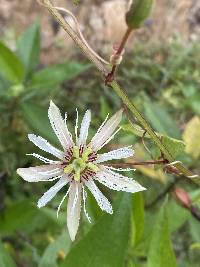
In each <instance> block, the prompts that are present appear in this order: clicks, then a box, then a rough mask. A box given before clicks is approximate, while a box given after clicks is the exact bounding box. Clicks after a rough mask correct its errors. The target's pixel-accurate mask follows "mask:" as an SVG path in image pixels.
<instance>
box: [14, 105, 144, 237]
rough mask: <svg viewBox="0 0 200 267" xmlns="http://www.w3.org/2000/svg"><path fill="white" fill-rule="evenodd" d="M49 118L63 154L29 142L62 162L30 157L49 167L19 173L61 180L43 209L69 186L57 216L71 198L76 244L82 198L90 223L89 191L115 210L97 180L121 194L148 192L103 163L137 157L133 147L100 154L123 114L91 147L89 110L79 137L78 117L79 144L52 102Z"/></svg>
mask: <svg viewBox="0 0 200 267" xmlns="http://www.w3.org/2000/svg"><path fill="white" fill-rule="evenodd" d="M48 116H49V120H50V123H51V126H52V128H53V130H54V132H55V134H56V135H57V137H58V139H59V141H60V143H61V145H62V147H63V151H61V150H59V149H57V148H55V147H54V146H52V145H51V144H50V143H49V142H48V141H46V140H45V139H44V138H42V137H40V136H36V135H34V134H29V135H28V138H29V140H30V141H32V142H33V143H34V144H35V145H36V146H37V147H39V148H40V149H42V150H43V151H45V152H47V153H50V154H52V155H53V156H55V157H56V158H58V159H59V160H58V161H53V160H50V159H47V158H44V157H42V156H40V155H38V154H35V153H33V154H29V155H32V156H34V157H36V158H38V159H40V160H41V161H43V162H44V163H46V165H41V166H37V167H30V168H19V169H18V170H17V173H18V174H19V175H20V176H21V177H22V178H23V179H24V180H26V181H28V182H39V181H53V180H58V181H57V183H56V184H55V185H54V186H52V187H51V188H50V189H49V190H48V191H47V192H46V193H44V195H43V196H42V197H41V198H40V199H39V201H38V207H39V208H41V207H43V206H45V205H46V204H47V203H48V202H49V201H50V200H51V199H52V198H53V197H54V196H55V195H56V194H57V192H58V191H59V190H61V188H63V187H64V186H66V185H67V184H68V185H69V187H68V190H66V191H67V192H66V194H65V196H64V197H63V199H62V201H61V203H60V205H59V207H58V211H57V214H58V212H59V210H60V207H61V205H62V203H63V201H64V200H65V198H66V197H67V195H69V199H68V205H67V226H68V230H69V234H70V237H71V239H72V240H74V239H75V236H76V233H77V230H78V226H79V220H80V212H81V202H82V198H83V207H84V212H85V215H86V216H87V218H88V220H89V221H90V217H89V216H88V214H87V212H86V207H85V206H86V205H85V201H86V197H87V194H86V190H85V187H86V188H87V189H88V190H89V191H90V192H91V193H92V194H93V196H94V197H95V199H96V201H97V203H98V204H99V206H100V208H101V209H102V210H104V211H106V212H108V213H110V214H112V213H113V210H112V206H111V204H110V202H109V201H108V199H107V198H106V197H105V196H104V195H103V194H102V193H101V191H100V190H99V189H98V187H97V186H96V184H95V182H94V181H95V180H97V181H99V182H100V183H102V184H103V185H105V186H107V187H108V188H110V189H114V190H117V191H120V190H122V191H126V192H131V193H135V192H138V191H142V190H145V188H144V187H142V186H141V185H140V184H138V183H137V182H136V181H134V180H132V179H129V178H128V177H125V176H123V175H120V174H118V173H116V172H114V171H113V169H114V168H111V167H107V166H104V165H103V162H105V161H108V160H113V159H122V158H128V157H131V156H133V150H132V149H131V148H130V147H123V148H120V149H116V150H113V151H110V152H108V153H104V154H98V153H97V152H98V151H99V150H100V149H101V148H102V147H103V146H104V145H106V144H107V143H108V142H109V141H110V140H111V139H112V138H113V137H114V135H115V134H116V132H117V131H118V130H117V131H116V132H115V133H114V131H115V130H116V128H117V127H118V125H119V123H120V121H121V118H122V110H120V111H118V112H117V113H116V114H115V115H114V116H112V117H111V118H110V119H109V120H107V119H108V118H106V120H105V121H104V122H103V124H102V125H101V126H100V128H99V129H98V131H97V133H96V134H95V135H94V137H93V138H92V140H91V142H90V143H89V144H87V143H86V141H87V136H88V129H89V126H90V121H91V112H90V110H87V111H86V113H85V115H84V117H83V120H82V123H81V127H80V133H79V136H78V134H77V132H78V113H77V119H76V127H75V134H76V142H74V141H73V140H72V136H71V134H70V132H69V130H68V128H67V125H66V117H65V120H63V118H62V116H61V113H60V110H59V109H58V107H57V106H56V105H55V104H54V103H53V102H52V101H51V103H50V107H49V110H48ZM114 170H115V169H114Z"/></svg>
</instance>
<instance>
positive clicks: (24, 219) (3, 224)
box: [0, 200, 38, 266]
mask: <svg viewBox="0 0 200 267" xmlns="http://www.w3.org/2000/svg"><path fill="white" fill-rule="evenodd" d="M37 212H38V209H37V208H36V207H35V206H34V205H33V204H31V203H30V202H29V201H28V200H24V201H20V202H18V203H14V204H12V205H11V206H9V207H8V208H7V209H6V210H5V213H4V214H1V216H0V233H1V234H2V233H3V234H5V233H12V232H13V231H16V230H18V229H24V227H26V226H27V225H29V223H30V222H31V221H32V220H33V218H34V217H35V216H36V214H37ZM0 266H1V265H0Z"/></svg>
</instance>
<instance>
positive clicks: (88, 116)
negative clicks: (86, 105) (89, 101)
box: [78, 110, 91, 146]
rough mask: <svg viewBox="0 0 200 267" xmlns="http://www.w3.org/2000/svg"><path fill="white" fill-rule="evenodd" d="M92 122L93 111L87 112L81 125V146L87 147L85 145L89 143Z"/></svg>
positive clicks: (79, 140)
mask: <svg viewBox="0 0 200 267" xmlns="http://www.w3.org/2000/svg"><path fill="white" fill-rule="evenodd" d="M90 122H91V111H90V110H87V111H86V112H85V115H84V117H83V120H82V123H81V128H80V135H79V138H78V145H79V146H80V145H85V143H86V141H87V136H88V130H89V127H90Z"/></svg>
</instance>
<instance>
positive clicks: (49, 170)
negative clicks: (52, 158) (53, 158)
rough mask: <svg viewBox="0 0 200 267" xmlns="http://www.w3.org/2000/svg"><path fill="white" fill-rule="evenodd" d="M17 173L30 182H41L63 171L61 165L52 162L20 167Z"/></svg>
mask: <svg viewBox="0 0 200 267" xmlns="http://www.w3.org/2000/svg"><path fill="white" fill-rule="evenodd" d="M17 173H18V174H19V175H20V176H21V177H22V178H23V179H24V180H25V181H28V182H39V181H43V180H47V179H50V178H52V177H56V176H58V175H61V174H62V173H63V170H62V169H61V168H60V165H56V164H50V165H41V166H37V167H30V168H19V169H17Z"/></svg>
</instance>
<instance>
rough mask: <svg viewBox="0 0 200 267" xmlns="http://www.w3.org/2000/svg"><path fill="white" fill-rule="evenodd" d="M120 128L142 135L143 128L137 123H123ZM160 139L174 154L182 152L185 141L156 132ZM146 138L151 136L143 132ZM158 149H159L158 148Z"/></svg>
mask: <svg viewBox="0 0 200 267" xmlns="http://www.w3.org/2000/svg"><path fill="white" fill-rule="evenodd" d="M121 128H122V129H123V130H124V131H125V132H129V133H132V134H134V135H136V136H139V137H142V136H143V134H144V130H143V129H142V128H141V127H140V126H139V125H137V124H132V123H131V124H124V125H122V126H121ZM156 134H157V135H158V136H159V137H160V138H161V139H162V143H163V145H164V146H165V147H166V148H167V149H168V151H169V152H170V153H171V154H172V155H173V156H174V157H176V156H178V155H179V154H181V153H183V152H184V150H185V143H184V142H183V141H181V140H178V139H175V138H171V137H169V136H166V135H161V134H159V133H156ZM145 137H146V138H151V137H150V136H149V134H145ZM158 151H159V150H158Z"/></svg>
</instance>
